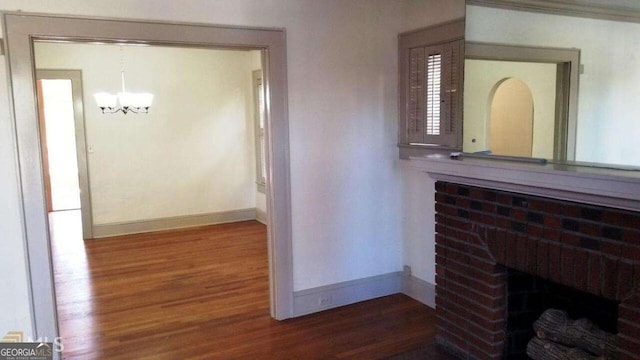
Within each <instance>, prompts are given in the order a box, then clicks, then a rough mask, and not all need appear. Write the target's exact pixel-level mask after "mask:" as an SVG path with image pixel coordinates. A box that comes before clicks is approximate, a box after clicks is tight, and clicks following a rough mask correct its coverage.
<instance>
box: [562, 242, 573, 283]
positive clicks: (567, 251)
mask: <svg viewBox="0 0 640 360" xmlns="http://www.w3.org/2000/svg"><path fill="white" fill-rule="evenodd" d="M561 257H562V267H561V269H562V270H561V274H562V275H561V276H560V278H561V280H562V281H561V283H562V284H564V285H566V286H573V283H574V271H575V269H574V264H573V260H574V250H573V248H569V247H566V246H563V247H562V255H561Z"/></svg>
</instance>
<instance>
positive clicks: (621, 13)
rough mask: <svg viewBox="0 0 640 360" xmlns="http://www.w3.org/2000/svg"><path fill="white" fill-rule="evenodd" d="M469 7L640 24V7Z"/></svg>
mask: <svg viewBox="0 0 640 360" xmlns="http://www.w3.org/2000/svg"><path fill="white" fill-rule="evenodd" d="M467 5H477V6H486V7H494V8H501V9H509V10H520V11H531V12H538V13H545V14H553V15H564V16H577V17H585V18H591V19H600V20H613V21H625V22H635V23H640V6H638V7H626V6H620V5H615V4H610V3H608V4H607V5H604V4H594V3H593V2H588V1H585V0H564V1H561V0H467Z"/></svg>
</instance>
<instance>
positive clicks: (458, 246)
mask: <svg viewBox="0 0 640 360" xmlns="http://www.w3.org/2000/svg"><path fill="white" fill-rule="evenodd" d="M447 245H449V248H450V249H453V250H457V251H459V252H461V253H467V252H469V244H467V243H464V242H462V241H456V240H451V241H449V242H448V243H447Z"/></svg>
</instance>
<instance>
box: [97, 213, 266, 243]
mask: <svg viewBox="0 0 640 360" xmlns="http://www.w3.org/2000/svg"><path fill="white" fill-rule="evenodd" d="M255 219H256V209H255V208H250V209H241V210H232V211H223V212H216V213H209V214H198V215H187V216H175V217H168V218H162V219H151V220H139V221H131V222H121V223H111V224H100V225H93V237H94V238H101V237H108V236H117V235H127V234H138V233H145V232H152V231H160V230H170V229H180V228H187V227H193V226H203V225H213V224H223V223H229V222H236V221H246V220H255Z"/></svg>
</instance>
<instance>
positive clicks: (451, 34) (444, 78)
mask: <svg viewBox="0 0 640 360" xmlns="http://www.w3.org/2000/svg"><path fill="white" fill-rule="evenodd" d="M463 36H464V21H454V22H451V23H446V24H442V25H436V26H434V27H430V28H427V29H422V30H418V31H413V32H409V33H405V34H401V35H400V36H399V59H400V61H399V71H398V73H399V83H400V87H399V88H400V96H399V98H400V99H399V103H400V106H399V110H400V111H399V120H400V121H399V129H398V134H399V147H400V157H401V158H406V157H408V156H410V155H418V154H419V153H420V152H421V151H424V150H426V149H428V150H427V151H431V150H433V149H438V148H441V149H445V150H458V149H460V147H461V146H462V126H461V124H462V91H461V86H462V81H461V80H462V74H463V66H464V63H463V60H464V54H463V53H464V40H463V39H462V38H463ZM459 89H460V90H459Z"/></svg>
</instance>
